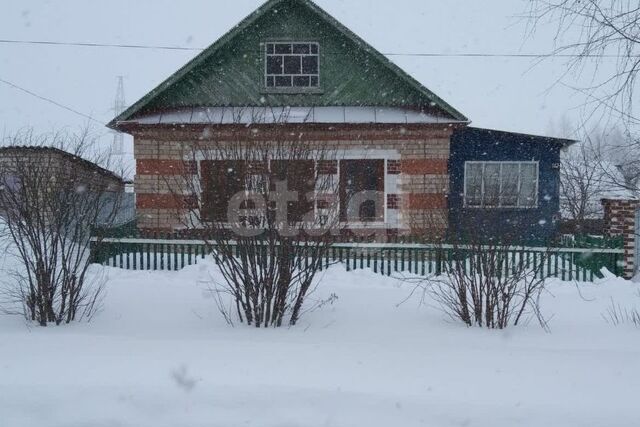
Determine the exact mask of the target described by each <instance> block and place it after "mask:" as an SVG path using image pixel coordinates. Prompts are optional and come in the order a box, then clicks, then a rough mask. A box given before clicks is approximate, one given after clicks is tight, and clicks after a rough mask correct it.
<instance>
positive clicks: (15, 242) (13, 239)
mask: <svg viewBox="0 0 640 427" xmlns="http://www.w3.org/2000/svg"><path fill="white" fill-rule="evenodd" d="M91 143H92V140H91V137H90V135H89V132H88V131H84V132H82V133H81V134H79V135H70V134H66V133H58V134H55V135H35V134H34V133H33V132H21V133H19V134H16V135H15V136H14V137H12V138H11V139H10V140H9V141H7V145H8V146H5V147H4V148H2V149H0V163H1V168H0V223H1V227H2V228H4V230H5V232H6V234H7V236H8V238H7V239H5V240H8V242H7V243H8V246H9V248H10V250H11V254H12V255H14V258H15V260H16V262H17V266H16V267H15V268H13V269H12V270H11V272H10V275H9V277H8V278H7V279H5V285H4V286H3V289H2V297H3V301H2V302H3V306H4V307H5V310H12V308H11V307H16V306H17V307H19V308H18V309H17V310H18V311H20V312H21V313H22V314H24V316H25V317H26V318H27V319H29V320H31V321H34V322H37V323H38V324H39V325H40V326H47V325H48V324H51V323H55V324H57V325H59V324H61V323H69V322H71V321H73V320H80V319H83V318H87V317H89V318H90V317H91V315H92V314H93V313H95V311H96V309H97V308H98V306H99V302H100V296H101V281H100V280H99V279H96V280H91V283H88V282H87V281H88V277H89V276H88V268H89V265H90V259H91V253H90V252H91V249H90V240H91V237H92V234H93V231H94V227H95V226H98V225H100V226H109V225H110V224H111V222H112V221H113V219H114V218H115V215H116V212H117V210H118V207H119V202H120V194H121V193H120V191H121V190H122V188H121V181H120V180H119V179H118V178H117V177H116V176H115V175H114V174H113V173H111V172H109V171H107V170H106V169H102V168H92V167H88V165H87V162H86V161H85V160H82V159H81V158H80V157H79V156H81V155H83V154H84V155H91V154H92V151H91V148H92V147H91ZM93 157H94V159H96V160H97V161H99V162H101V163H103V164H104V163H105V162H106V161H107V160H108V159H106V158H101V159H98V158H97V157H98V156H97V155H94V156H93Z"/></svg>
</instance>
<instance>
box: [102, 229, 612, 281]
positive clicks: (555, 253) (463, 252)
mask: <svg viewBox="0 0 640 427" xmlns="http://www.w3.org/2000/svg"><path fill="white" fill-rule="evenodd" d="M92 245H94V246H95V245H99V247H97V248H94V250H93V253H94V260H93V261H94V262H96V263H100V264H103V265H107V266H112V267H118V268H123V269H128V270H173V271H177V270H180V269H182V268H185V267H187V266H190V265H194V264H197V263H198V261H199V260H201V259H204V258H206V256H207V253H208V247H207V245H205V243H204V242H203V241H200V240H179V239H175V240H174V239H167V238H162V239H134V238H122V239H118V238H110V239H104V240H102V241H100V242H98V241H97V240H95V239H94V241H93V243H92ZM235 249H236V254H237V252H238V250H239V248H238V247H236V248H235ZM504 251H506V252H508V253H507V254H505V256H502V257H500V259H501V261H500V262H499V265H496V266H495V268H496V274H505V273H508V272H510V271H511V272H512V273H513V272H514V271H515V269H517V266H518V264H519V263H523V264H526V265H527V266H529V267H531V268H533V269H534V270H535V271H536V272H537V273H536V274H538V275H539V276H540V277H542V276H544V277H558V278H561V279H562V280H574V279H575V280H583V281H593V280H595V278H597V277H601V274H600V270H601V268H602V267H606V268H607V269H609V270H610V271H611V272H613V273H614V274H618V275H621V274H622V270H623V266H622V265H621V264H622V263H621V261H622V259H623V258H622V257H623V254H624V250H622V249H608V248H573V247H570V248H566V247H563V248H542V247H513V248H505V249H504ZM472 255H473V250H471V249H470V248H465V247H463V246H460V247H454V246H451V245H441V246H433V245H419V244H375V243H339V244H335V245H333V246H332V248H331V249H330V250H329V251H327V253H326V256H325V259H324V260H323V261H322V262H321V265H322V266H323V267H324V268H329V266H330V265H331V264H332V263H335V262H339V263H342V264H344V266H345V268H346V269H347V271H353V270H358V269H360V270H362V269H372V270H373V272H374V273H377V274H381V275H386V276H390V275H392V274H394V273H403V272H404V273H410V274H416V275H418V274H420V275H422V276H427V275H433V274H435V275H439V274H441V273H442V271H443V269H444V268H445V266H446V265H451V264H450V263H452V262H454V260H456V259H457V260H459V259H463V260H464V261H463V262H464V268H465V269H475V268H476V267H475V265H474V261H473V259H472V258H473V257H472ZM264 256H267V248H265V252H264ZM298 262H304V263H305V264H308V262H309V260H304V261H302V260H298ZM455 262H459V261H455ZM469 271H473V270H469Z"/></svg>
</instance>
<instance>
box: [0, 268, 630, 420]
mask: <svg viewBox="0 0 640 427" xmlns="http://www.w3.org/2000/svg"><path fill="white" fill-rule="evenodd" d="M95 268H96V269H101V268H102V267H95ZM210 268H212V267H211V265H210V264H207V263H205V264H200V265H198V266H194V267H190V268H188V269H185V270H183V271H181V272H155V273H154V272H129V271H121V270H116V269H105V272H106V273H107V274H108V277H109V279H108V282H107V284H106V288H107V295H106V298H105V301H104V310H103V311H102V312H101V313H100V314H99V315H98V316H97V317H96V318H94V319H93V321H92V322H91V323H80V324H75V325H71V326H66V327H58V328H56V327H51V328H46V329H41V328H37V327H31V328H30V327H28V326H26V325H25V323H24V321H23V320H22V319H20V318H17V317H9V316H0V426H3V427H5V426H6V427H23V426H25V427H26V426H38V427H49V426H53V427H84V426H99V427H102V426H104V427H106V426H109V427H110V426H131V427H134V426H135V427H146V426H150V427H151V426H153V427H162V426H171V427H173V426H186V427H191V426H194V427H196V426H198V427H199V426H202V427H204V426H207V427H209V426H225V427H229V426H260V427H265V426H282V427H299V426H368V427H377V426H381V427H389V426H402V427H408V426H419V425H424V426H509V427H511V426H516V425H517V426H545V427H550V426H563V427H566V426H580V427H585V426H635V425H638V423H639V422H640V413H639V412H638V404H637V402H638V396H640V329H636V328H634V327H633V326H631V325H622V326H618V327H614V326H612V325H609V324H607V323H606V322H605V321H604V320H603V318H602V314H603V313H604V312H605V311H606V309H607V306H608V305H609V304H610V301H611V298H614V299H615V300H616V301H617V302H619V303H621V304H622V305H624V306H631V305H633V304H636V305H637V306H640V297H639V296H638V295H637V292H638V289H639V286H638V285H637V284H633V283H631V282H625V281H622V280H620V279H615V278H610V279H607V280H604V281H602V282H600V283H597V284H580V285H579V286H576V285H575V284H568V283H553V284H552V285H551V286H550V292H549V294H547V295H545V297H544V301H543V308H544V310H545V312H546V314H547V316H548V317H549V318H551V328H552V331H551V333H545V332H544V331H543V330H541V329H540V328H539V327H538V326H537V325H536V324H535V323H533V322H532V323H531V324H530V325H528V326H523V327H519V328H515V329H511V330H508V331H487V330H479V329H469V328H466V327H463V326H461V325H459V324H454V323H451V322H449V321H447V320H446V318H445V317H444V315H443V314H442V313H441V312H440V311H438V310H437V309H436V308H434V307H430V306H429V304H428V301H427V305H420V295H414V296H413V297H411V298H409V300H408V301H406V302H404V303H403V304H401V303H402V302H403V301H404V300H405V299H407V297H408V296H409V295H410V293H411V290H412V285H409V284H407V283H403V282H400V281H397V280H393V279H389V278H384V277H382V276H378V275H374V274H373V273H371V272H367V271H356V272H349V273H347V272H345V271H344V270H342V269H340V268H337V267H336V268H333V269H332V270H330V271H328V272H326V273H325V275H324V276H323V280H322V283H321V284H320V286H319V288H318V291H317V292H316V294H314V298H317V299H324V298H326V297H327V296H329V295H331V294H332V293H335V294H336V295H338V297H339V299H338V300H337V301H335V302H334V303H333V304H330V305H325V306H323V307H322V308H321V309H318V310H315V311H313V312H310V313H307V314H306V316H305V317H304V318H303V320H302V322H301V324H300V325H299V326H297V327H295V328H292V329H289V328H283V329H281V330H256V329H253V328H248V327H243V326H236V327H235V328H232V327H229V326H227V325H226V324H225V323H224V321H223V319H222V318H221V317H220V316H219V314H218V312H217V310H216V308H215V304H214V301H213V300H212V299H211V298H208V297H207V294H208V293H207V288H208V285H207V284H206V283H205V282H203V281H202V279H203V278H206V277H207V276H208V273H207V271H206V270H207V269H210ZM578 289H579V291H578Z"/></svg>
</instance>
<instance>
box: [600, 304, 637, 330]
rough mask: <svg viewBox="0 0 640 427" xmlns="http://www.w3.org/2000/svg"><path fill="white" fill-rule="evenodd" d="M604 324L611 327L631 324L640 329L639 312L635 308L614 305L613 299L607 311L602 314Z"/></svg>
mask: <svg viewBox="0 0 640 427" xmlns="http://www.w3.org/2000/svg"><path fill="white" fill-rule="evenodd" d="M602 317H603V319H604V320H605V322H607V323H609V324H610V325H613V326H620V325H624V324H631V325H633V326H635V327H637V328H640V310H639V309H638V308H637V307H630V308H629V307H623V306H621V305H620V304H619V303H616V302H615V301H614V300H613V298H611V302H610V304H609V307H607V310H606V311H605V312H604V313H603V314H602Z"/></svg>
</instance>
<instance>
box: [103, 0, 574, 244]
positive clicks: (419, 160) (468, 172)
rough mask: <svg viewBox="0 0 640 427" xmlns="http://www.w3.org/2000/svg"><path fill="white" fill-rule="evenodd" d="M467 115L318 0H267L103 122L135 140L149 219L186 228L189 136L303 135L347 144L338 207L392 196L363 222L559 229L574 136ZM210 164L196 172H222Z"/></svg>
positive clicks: (140, 201) (144, 223) (409, 229)
mask: <svg viewBox="0 0 640 427" xmlns="http://www.w3.org/2000/svg"><path fill="white" fill-rule="evenodd" d="M469 124H470V121H469V119H468V118H467V117H466V116H465V115H464V114H462V113H461V112H459V111H458V110H456V109H455V108H454V107H453V106H451V105H449V104H448V103H447V102H446V101H444V100H443V99H441V98H440V97H438V96H437V95H436V94H434V93H433V92H432V91H430V90H429V89H427V88H426V87H424V86H423V85H422V84H420V83H419V82H417V81H416V80H415V79H413V78H412V77H411V76H409V75H408V74H407V73H405V72H404V71H403V70H401V69H400V68H399V67H398V66H396V65H395V64H393V63H392V62H390V61H389V60H388V59H387V58H386V57H385V56H384V55H382V54H381V53H379V52H377V51H376V50H375V49H374V48H373V47H371V46H370V45H369V44H367V43H366V42H365V41H364V40H362V39H361V38H360V37H358V36H357V35H355V34H354V33H353V32H351V31H350V30H349V29H348V28H346V27H345V26H343V25H342V24H340V23H339V22H338V21H336V20H335V19H334V18H333V17H331V16H330V15H328V14H327V13H326V12H325V11H323V10H322V9H321V8H319V7H318V6H317V5H315V4H314V3H313V2H312V1H310V0H270V1H268V2H267V3H265V4H264V5H263V6H262V7H260V8H259V9H258V10H256V11H255V12H254V13H252V14H251V15H249V16H248V17H247V18H245V19H244V20H243V21H242V22H240V23H239V24H238V25H237V26H236V27H234V28H233V29H232V30H231V31H229V32H228V33H227V34H225V35H224V36H223V37H222V38H220V39H219V40H218V41H216V42H215V43H214V44H213V45H211V46H210V47H209V48H207V49H206V50H205V51H204V52H202V53H201V54H200V55H198V56H197V57H196V58H194V59H193V60H192V61H190V62H189V63H188V64H186V65H185V66H184V67H182V68H181V69H180V70H178V71H177V72H176V73H175V74H173V75H172V76H170V77H169V78H168V79H167V80H166V81H164V82H163V83H161V84H160V85H159V86H158V87H156V88H155V89H153V90H152V91H151V92H150V93H148V94H147V95H145V96H144V97H143V98H142V99H140V100H139V101H138V102H136V103H135V104H133V105H132V106H131V107H130V108H128V109H127V110H126V111H124V112H123V113H122V114H120V115H119V116H118V117H116V118H115V119H113V120H112V121H111V122H110V123H109V124H108V126H109V127H110V128H112V129H116V130H119V131H122V132H126V133H129V134H131V135H133V137H134V152H135V157H136V167H137V173H136V178H135V191H136V195H137V211H138V226H139V228H142V229H147V230H172V229H175V228H179V227H180V221H179V220H178V219H177V218H176V215H175V212H176V209H177V210H178V211H179V210H180V209H181V208H182V207H183V206H184V203H185V200H184V197H178V196H177V195H176V192H175V191H169V189H168V188H167V186H166V182H167V178H170V177H171V176H173V175H176V174H181V173H183V172H184V171H185V159H184V154H183V153H184V146H185V145H189V144H193V143H195V142H197V143H198V144H212V145H215V144H225V143H226V142H228V141H231V140H236V141H237V140H247V141H249V140H255V141H265V142H268V141H274V140H277V139H279V138H289V137H290V136H291V135H295V136H296V138H300V139H304V140H306V141H313V142H317V144H318V146H322V147H333V148H335V149H337V150H340V152H341V153H343V155H342V156H341V157H340V159H338V160H336V161H335V163H333V164H331V165H329V167H326V168H323V172H322V173H327V174H333V175H334V176H335V179H336V180H337V181H339V183H340V197H339V198H340V200H339V203H340V204H342V205H344V204H346V203H347V202H348V198H349V197H350V195H352V194H354V193H357V192H359V191H377V192H379V193H380V194H383V195H384V202H383V203H384V206H383V214H382V215H380V216H375V217H374V218H368V220H367V221H365V222H366V224H365V226H366V227H367V228H368V229H371V230H382V232H383V233H384V234H386V235H397V234H403V233H423V232H425V230H427V231H429V232H435V233H436V234H439V235H442V234H444V233H445V232H446V230H447V229H449V230H452V232H454V233H455V232H456V231H455V230H461V229H462V222H463V221H462V220H463V219H464V220H465V221H466V222H471V223H472V222H473V218H475V217H480V216H483V218H484V217H486V212H487V211H490V216H491V217H492V218H494V219H499V220H500V222H499V223H496V224H494V225H495V227H492V228H491V230H492V231H495V232H499V231H502V230H504V227H502V225H501V224H510V225H511V226H513V225H515V224H517V225H518V226H519V227H521V226H524V227H525V230H526V231H525V234H527V235H536V236H542V237H543V238H547V237H549V236H551V235H553V233H554V231H555V230H554V227H555V219H556V215H557V212H558V168H557V166H558V164H559V161H560V159H559V152H560V149H561V148H562V147H564V146H566V145H568V144H570V143H571V142H572V141H567V140H559V139H551V138H542V137H534V136H529V135H519V134H510V133H507V132H497V131H490V130H483V129H475V128H470V127H469ZM203 166H204V165H198V164H195V165H190V166H189V168H188V169H189V170H191V169H192V170H193V174H199V175H200V178H207V176H203V174H204V175H206V174H208V173H215V169H216V166H215V165H214V166H213V167H210V165H209V166H207V167H203ZM212 169H213V172H212ZM218 169H220V168H219V167H218ZM218 173H220V170H218ZM222 174H224V171H222ZM347 183H348V186H347ZM209 191H215V190H211V189H210V190H209ZM221 191H222V189H221ZM434 218H438V220H437V221H434ZM363 221H364V220H363Z"/></svg>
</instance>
